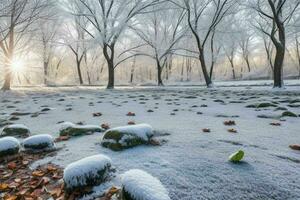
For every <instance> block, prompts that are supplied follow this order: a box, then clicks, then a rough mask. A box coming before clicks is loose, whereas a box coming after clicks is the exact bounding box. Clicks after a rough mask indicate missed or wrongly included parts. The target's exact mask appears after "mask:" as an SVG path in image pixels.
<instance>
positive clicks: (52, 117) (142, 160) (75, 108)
mask: <svg viewBox="0 0 300 200" xmlns="http://www.w3.org/2000/svg"><path fill="white" fill-rule="evenodd" d="M249 97H251V98H249ZM278 98H279V99H278ZM62 99H63V100H62ZM286 99H292V100H294V99H300V87H298V86H293V87H287V89H286V90H282V91H278V90H277V91H273V90H272V89H271V88H270V87H257V88H256V87H252V88H250V87H234V88H231V87H225V88H217V89H210V90H208V89H206V88H202V87H164V88H134V89H133V88H122V89H116V90H114V91H107V90H104V89H100V88H84V87H78V88H47V90H45V89H44V88H34V89H33V88H27V89H18V90H15V91H12V92H5V93H0V109H1V111H0V119H1V118H5V117H8V116H9V115H10V114H11V113H13V112H16V111H17V112H24V113H26V112H32V113H35V112H39V111H41V110H42V109H43V108H45V107H48V108H50V110H49V111H46V112H44V114H40V115H39V116H38V117H36V118H31V117H30V115H24V116H20V120H18V121H17V122H16V123H21V124H25V125H26V126H27V127H29V128H30V129H31V132H32V134H51V135H53V136H55V137H57V136H58V135H59V128H60V126H61V124H58V122H61V121H70V122H73V123H77V122H84V123H86V124H91V125H100V124H102V123H108V124H109V125H110V126H111V127H117V126H123V125H127V123H128V121H135V122H136V123H147V124H150V125H151V126H152V127H153V128H154V129H155V130H156V131H159V132H162V133H169V134H170V135H168V136H163V137H162V138H163V139H166V140H167V141H168V142H167V143H165V144H164V145H163V146H139V147H135V148H132V149H128V150H124V151H122V152H113V151H111V150H109V149H106V148H103V147H102V146H101V144H100V143H101V138H102V135H103V133H96V134H93V135H87V136H82V137H77V138H73V139H71V140H69V141H66V142H63V143H60V144H59V146H64V148H63V149H62V150H60V151H59V152H58V154H57V155H56V156H55V157H51V158H47V159H45V160H43V161H42V162H46V161H52V162H54V163H56V164H59V165H62V166H64V167H65V166H67V165H68V164H69V163H71V162H73V161H76V160H79V159H82V158H85V157H87V156H92V155H95V154H98V153H101V154H104V155H107V156H109V157H110V158H111V159H112V163H113V166H114V167H116V169H117V173H118V174H122V173H124V172H126V171H128V170H130V169H142V170H144V171H146V172H148V173H150V174H151V175H153V176H154V177H157V178H158V179H159V180H160V181H161V182H162V183H163V185H164V186H165V187H166V189H167V190H168V191H169V193H170V197H171V198H172V199H173V200H191V199H195V200H196V199H300V185H299V180H300V170H299V167H300V153H299V151H294V150H291V149H290V148H289V145H291V144H297V143H298V144H299V143H300V118H285V119H286V121H282V122H281V123H282V126H279V127H277V126H271V125H270V123H271V122H274V121H275V122H277V120H275V119H262V118H257V115H261V114H266V115H280V114H281V113H282V112H283V111H274V108H269V109H267V110H265V109H261V110H260V111H256V110H255V109H254V108H246V107H245V106H246V105H249V104H251V103H258V102H270V101H276V102H280V101H282V100H286ZM4 100H5V101H4ZM6 100H9V101H6ZM214 100H224V101H225V104H222V103H220V102H218V101H214ZM237 101H242V102H237ZM230 102H231V103H230ZM204 104H205V105H207V107H201V105H204ZM280 106H284V107H287V103H280ZM69 108H72V110H70V109H69ZM287 108H288V109H289V110H290V111H293V112H295V113H297V114H300V108H290V107H287ZM66 109H69V111H66ZM149 109H151V110H153V111H154V112H147V110H149ZM176 109H178V111H176ZM96 112H101V113H102V116H100V117H93V113H96ZM128 112H134V113H135V114H136V116H134V117H129V116H126V114H127V113H128ZM197 112H202V113H203V114H202V115H201V114H200V113H198V114H197ZM171 113H175V115H171ZM217 115H227V116H236V115H238V116H239V117H234V118H231V117H224V116H223V117H220V116H219V117H217ZM225 120H235V122H236V124H237V125H236V126H234V128H235V129H237V131H238V133H236V134H234V133H229V132H228V131H227V129H228V128H230V127H227V126H224V124H223V122H224V121H225ZM203 128H209V129H211V132H210V133H203V132H202V129H203ZM240 149H242V150H244V151H245V158H244V161H245V162H243V163H241V164H232V163H230V162H228V157H229V155H231V154H232V153H234V152H236V151H238V150H240Z"/></svg>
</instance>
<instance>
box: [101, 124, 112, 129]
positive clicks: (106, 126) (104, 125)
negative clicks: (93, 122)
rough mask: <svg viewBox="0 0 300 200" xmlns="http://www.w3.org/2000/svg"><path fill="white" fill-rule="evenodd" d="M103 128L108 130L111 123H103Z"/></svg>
mask: <svg viewBox="0 0 300 200" xmlns="http://www.w3.org/2000/svg"><path fill="white" fill-rule="evenodd" d="M101 128H103V129H105V130H108V129H109V128H110V127H109V124H101Z"/></svg>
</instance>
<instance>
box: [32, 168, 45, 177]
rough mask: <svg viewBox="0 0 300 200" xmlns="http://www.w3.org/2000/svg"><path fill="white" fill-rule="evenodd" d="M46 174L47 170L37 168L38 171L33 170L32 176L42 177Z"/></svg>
mask: <svg viewBox="0 0 300 200" xmlns="http://www.w3.org/2000/svg"><path fill="white" fill-rule="evenodd" d="M44 175H45V172H43V171H40V170H36V171H34V172H32V176H37V177H42V176H44Z"/></svg>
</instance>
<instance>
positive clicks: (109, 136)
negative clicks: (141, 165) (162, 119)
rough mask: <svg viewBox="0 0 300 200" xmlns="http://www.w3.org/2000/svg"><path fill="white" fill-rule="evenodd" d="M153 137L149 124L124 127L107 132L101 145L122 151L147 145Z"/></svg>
mask: <svg viewBox="0 0 300 200" xmlns="http://www.w3.org/2000/svg"><path fill="white" fill-rule="evenodd" d="M152 136H153V130H152V127H151V126H150V125H148V124H139V125H130V126H123V127H117V128H112V129H109V130H108V131H106V132H105V133H104V135H103V138H102V142H101V144H102V145H103V146H104V147H107V148H110V149H112V150H114V151H120V150H123V149H126V148H130V147H134V146H137V145H141V144H147V143H148V142H149V140H150V139H151V137H152Z"/></svg>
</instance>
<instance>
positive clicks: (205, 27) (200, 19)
mask: <svg viewBox="0 0 300 200" xmlns="http://www.w3.org/2000/svg"><path fill="white" fill-rule="evenodd" d="M170 1H171V2H173V3H175V4H176V5H178V6H179V7H181V8H183V9H185V10H186V11H187V16H188V17H187V21H188V26H189V28H190V30H191V32H192V35H193V36H194V38H195V40H196V44H197V51H198V52H197V54H198V55H197V57H198V59H199V60H200V63H201V68H202V72H203V76H204V79H205V82H206V85H207V87H211V86H212V81H211V78H210V76H209V73H208V70H207V63H206V58H205V51H206V44H207V42H208V41H209V37H210V36H211V34H213V32H214V30H216V29H217V27H218V25H219V24H220V23H221V22H222V20H223V19H224V18H225V17H226V16H227V15H228V14H229V13H230V12H229V11H230V9H231V8H232V7H233V5H235V2H236V1H235V0H203V1H195V0H184V1H179V0H178V1H175V0H170Z"/></svg>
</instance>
